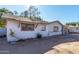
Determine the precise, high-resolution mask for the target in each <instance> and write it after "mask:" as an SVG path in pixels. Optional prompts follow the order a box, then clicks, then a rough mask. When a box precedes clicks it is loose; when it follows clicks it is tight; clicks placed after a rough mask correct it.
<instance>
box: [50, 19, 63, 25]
mask: <svg viewBox="0 0 79 59" xmlns="http://www.w3.org/2000/svg"><path fill="white" fill-rule="evenodd" d="M52 23H59V24H60V25H62V26H64V25H63V24H62V23H61V22H60V21H58V20H56V21H53V22H49V24H52Z"/></svg>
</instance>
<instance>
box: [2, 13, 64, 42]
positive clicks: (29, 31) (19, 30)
mask: <svg viewBox="0 0 79 59" xmlns="http://www.w3.org/2000/svg"><path fill="white" fill-rule="evenodd" d="M1 18H2V19H4V20H6V28H7V40H8V41H17V40H19V39H28V38H36V35H37V34H38V33H40V34H41V35H42V37H48V36H53V35H61V34H62V33H63V25H62V24H61V23H60V22H59V21H53V22H46V21H32V20H30V19H28V18H24V17H19V16H14V15H8V14H3V15H2V16H1ZM11 34H14V36H11Z"/></svg>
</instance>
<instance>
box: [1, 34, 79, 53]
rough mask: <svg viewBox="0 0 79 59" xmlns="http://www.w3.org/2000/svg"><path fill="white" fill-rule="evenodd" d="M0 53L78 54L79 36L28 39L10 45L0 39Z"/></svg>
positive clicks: (3, 39) (4, 39)
mask: <svg viewBox="0 0 79 59" xmlns="http://www.w3.org/2000/svg"><path fill="white" fill-rule="evenodd" d="M0 53H1V54H4V53H7V54H53V53H57V54H58V53H79V34H74V35H64V36H53V37H47V38H42V39H29V40H25V41H21V42H17V43H16V44H15V45H11V44H9V43H8V42H7V41H6V38H0Z"/></svg>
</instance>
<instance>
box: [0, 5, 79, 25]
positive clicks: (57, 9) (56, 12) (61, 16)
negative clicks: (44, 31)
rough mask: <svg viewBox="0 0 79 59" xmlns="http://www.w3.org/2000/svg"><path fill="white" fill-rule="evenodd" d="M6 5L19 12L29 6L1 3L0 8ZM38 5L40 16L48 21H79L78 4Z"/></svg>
mask: <svg viewBox="0 0 79 59" xmlns="http://www.w3.org/2000/svg"><path fill="white" fill-rule="evenodd" d="M4 7H5V8H7V9H9V10H11V11H15V10H17V11H18V12H19V13H21V12H22V11H24V10H27V8H28V6H27V5H26V6H25V5H0V8H4ZM36 7H37V8H38V10H39V11H40V12H41V14H40V16H42V18H43V19H44V20H46V21H55V20H59V21H61V22H62V23H63V24H65V23H66V22H78V21H79V6H78V5H37V6H36Z"/></svg>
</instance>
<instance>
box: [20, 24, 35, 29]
mask: <svg viewBox="0 0 79 59" xmlns="http://www.w3.org/2000/svg"><path fill="white" fill-rule="evenodd" d="M21 30H22V31H33V30H34V24H24V23H22V24H21Z"/></svg>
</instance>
